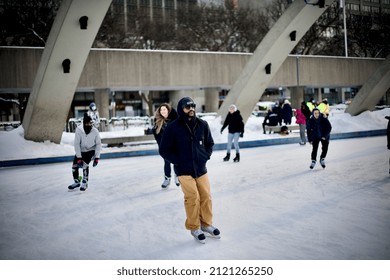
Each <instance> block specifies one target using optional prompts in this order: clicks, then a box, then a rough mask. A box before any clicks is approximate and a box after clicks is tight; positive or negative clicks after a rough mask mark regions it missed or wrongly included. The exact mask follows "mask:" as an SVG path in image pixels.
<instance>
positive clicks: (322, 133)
mask: <svg viewBox="0 0 390 280" xmlns="http://www.w3.org/2000/svg"><path fill="white" fill-rule="evenodd" d="M331 130H332V125H331V124H330V122H329V120H328V118H327V117H324V115H323V114H321V113H320V110H318V109H317V108H314V109H313V112H312V116H311V118H310V119H309V122H308V123H307V138H308V140H309V143H310V144H312V145H313V150H312V152H311V164H310V169H313V168H314V166H315V165H316V162H317V150H318V145H319V143H320V142H321V145H322V152H321V156H320V164H321V166H322V167H323V168H325V157H326V154H327V153H328V147H329V139H330V132H331Z"/></svg>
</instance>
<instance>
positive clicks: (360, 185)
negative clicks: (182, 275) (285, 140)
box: [0, 136, 390, 260]
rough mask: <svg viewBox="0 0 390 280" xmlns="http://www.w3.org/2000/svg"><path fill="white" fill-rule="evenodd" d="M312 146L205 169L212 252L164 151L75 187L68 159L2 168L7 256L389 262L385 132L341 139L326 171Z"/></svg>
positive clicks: (110, 162) (1, 220)
mask: <svg viewBox="0 0 390 280" xmlns="http://www.w3.org/2000/svg"><path fill="white" fill-rule="evenodd" d="M310 148H311V147H310V146H309V145H306V146H299V145H298V144H289V145H279V146H269V147H259V148H251V149H242V151H241V154H242V156H241V157H242V160H241V162H240V163H233V162H231V161H230V162H226V163H224V162H222V158H223V156H224V152H223V151H217V152H215V153H214V154H213V156H212V158H211V160H210V162H209V163H208V170H209V175H210V180H211V186H212V196H213V207H214V224H215V225H216V226H217V227H219V228H220V230H221V232H222V239H221V240H214V239H208V240H207V244H206V245H201V244H199V243H197V242H196V241H194V239H193V238H192V237H191V236H190V234H189V232H188V231H187V230H186V229H185V228H184V220H185V213H184V207H183V194H182V192H181V189H180V188H178V187H176V186H174V185H171V186H170V187H169V189H168V190H165V191H162V190H161V187H160V184H161V182H162V179H163V161H162V159H161V158H160V157H159V156H145V157H130V158H120V159H107V160H102V161H101V162H100V163H99V165H98V166H97V167H96V168H91V176H90V187H89V189H88V190H87V191H86V192H85V193H83V192H80V191H74V192H68V190H67V185H68V183H70V182H71V166H70V163H58V164H48V165H38V166H26V167H17V168H4V169H1V170H0V182H1V193H0V205H1V212H0V248H1V251H0V259H19V260H20V259H40V260H45V259H66V260H73V259H104V260H106V259H115V260H118V259H130V260H131V259H142V260H151V259H168V260H174V259H177V260H180V259H183V260H184V259H185V260H188V259H195V260H197V259H212V260H228V259H237V260H244V259H268V260H275V259H276V260H277V259H294V260H306V259H333V260H335V259H337V260H340V259H354V260H355V259H386V260H389V259H390V239H389V236H390V208H389V205H390V177H389V164H388V162H389V153H388V151H387V149H386V137H384V136H381V137H368V138H358V139H349V140H335V141H332V142H331V144H330V150H329V155H328V158H327V167H326V169H322V168H321V167H320V166H316V168H315V169H314V170H310V169H309V163H310V151H311V149H310Z"/></svg>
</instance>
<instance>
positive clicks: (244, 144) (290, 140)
mask: <svg viewBox="0 0 390 280" xmlns="http://www.w3.org/2000/svg"><path fill="white" fill-rule="evenodd" d="M386 134H387V130H386V129H379V130H368V131H356V132H346V133H333V134H331V136H330V139H331V140H339V139H349V138H361V137H375V136H384V135H386ZM299 142H300V138H299V137H281V138H275V139H265V140H253V141H241V142H240V148H241V149H245V148H256V147H263V146H272V145H283V144H294V143H299ZM221 150H226V143H217V144H215V145H214V151H221ZM153 155H158V150H157V149H143V150H137V151H126V152H112V153H102V154H101V158H102V159H110V158H121V157H138V156H153ZM73 157H74V156H73V155H72V156H61V157H48V158H32V159H16V160H2V161H0V168H4V167H12V166H23V165H34V164H47V163H57V162H69V163H70V162H71V161H72V160H73Z"/></svg>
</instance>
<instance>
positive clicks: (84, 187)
mask: <svg viewBox="0 0 390 280" xmlns="http://www.w3.org/2000/svg"><path fill="white" fill-rule="evenodd" d="M87 188H88V181H87V180H85V179H84V180H83V181H82V183H81V187H80V191H86V190H87Z"/></svg>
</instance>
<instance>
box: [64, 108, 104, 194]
mask: <svg viewBox="0 0 390 280" xmlns="http://www.w3.org/2000/svg"><path fill="white" fill-rule="evenodd" d="M101 147H102V144H101V139H100V135H99V131H98V130H97V129H96V128H95V127H93V121H92V119H91V117H89V116H88V115H87V114H85V115H84V119H83V125H79V126H78V127H77V128H76V133H75V138H74V149H75V152H76V155H75V156H74V159H73V165H72V174H73V180H74V183H73V184H71V185H69V186H68V189H69V190H74V189H76V188H79V187H80V185H81V187H80V191H85V190H86V189H87V188H88V175H89V163H90V162H91V160H93V167H95V166H96V165H97V164H98V163H99V158H100V151H101ZM79 168H82V169H83V179H82V182H81V184H80V179H79Z"/></svg>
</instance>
